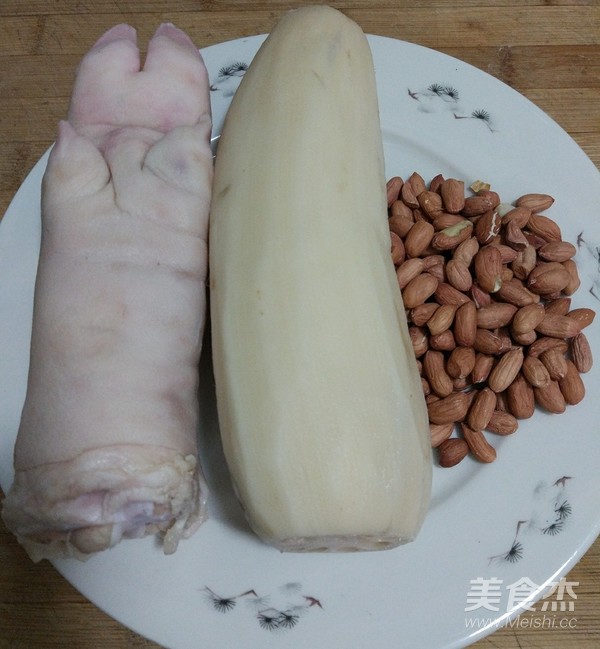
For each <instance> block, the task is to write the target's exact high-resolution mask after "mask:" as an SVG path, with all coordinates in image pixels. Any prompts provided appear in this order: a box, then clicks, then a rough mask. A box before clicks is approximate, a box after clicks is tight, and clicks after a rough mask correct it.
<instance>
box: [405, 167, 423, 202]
mask: <svg viewBox="0 0 600 649" xmlns="http://www.w3.org/2000/svg"><path fill="white" fill-rule="evenodd" d="M406 182H407V183H409V184H410V186H411V187H412V189H413V191H414V193H415V196H418V195H419V194H420V193H421V192H424V191H426V190H427V185H425V181H424V180H423V176H421V174H419V173H417V172H416V171H413V173H412V174H411V175H410V176H409V177H408V178H407V180H406Z"/></svg>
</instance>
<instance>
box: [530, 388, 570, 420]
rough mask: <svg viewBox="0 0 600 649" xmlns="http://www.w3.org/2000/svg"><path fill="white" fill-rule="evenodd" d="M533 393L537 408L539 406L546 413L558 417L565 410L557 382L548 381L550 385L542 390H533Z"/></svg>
mask: <svg viewBox="0 0 600 649" xmlns="http://www.w3.org/2000/svg"><path fill="white" fill-rule="evenodd" d="M533 393H534V395H535V402H536V403H537V404H538V406H541V407H542V408H544V409H545V410H547V411H548V412H552V413H554V414H556V415H559V414H560V413H562V412H564V411H565V410H566V408H567V404H566V401H565V398H564V396H563V393H562V392H561V391H560V386H559V385H558V381H550V383H549V384H548V385H546V386H544V387H543V388H533Z"/></svg>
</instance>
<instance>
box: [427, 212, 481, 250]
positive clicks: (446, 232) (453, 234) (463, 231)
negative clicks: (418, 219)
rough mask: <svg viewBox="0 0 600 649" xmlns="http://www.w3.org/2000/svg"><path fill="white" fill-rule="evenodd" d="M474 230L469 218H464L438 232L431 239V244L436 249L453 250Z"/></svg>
mask: <svg viewBox="0 0 600 649" xmlns="http://www.w3.org/2000/svg"><path fill="white" fill-rule="evenodd" d="M472 232H473V224H472V223H471V221H469V220H468V219H462V220H461V221H459V222H458V223H455V224H454V225H451V226H450V227H448V228H444V229H443V230H440V231H439V232H436V233H435V235H434V236H433V239H432V240H431V245H432V246H433V248H435V249H436V250H452V249H453V248H456V246H458V244H459V243H461V242H462V241H465V240H466V239H468V238H469V237H470V236H471V233H472Z"/></svg>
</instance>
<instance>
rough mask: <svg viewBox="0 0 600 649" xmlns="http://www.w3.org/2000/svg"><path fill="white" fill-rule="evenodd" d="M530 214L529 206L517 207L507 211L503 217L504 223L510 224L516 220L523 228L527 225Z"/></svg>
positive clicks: (519, 226) (517, 224) (518, 225)
mask: <svg viewBox="0 0 600 649" xmlns="http://www.w3.org/2000/svg"><path fill="white" fill-rule="evenodd" d="M530 216H531V210H530V209H529V208H527V207H523V206H520V207H515V208H514V209H512V210H509V211H508V212H506V214H505V215H504V216H503V217H502V223H503V224H504V225H508V224H509V223H511V222H512V221H514V222H515V224H516V226H517V227H518V228H519V230H522V229H523V228H524V227H525V226H526V225H527V222H528V221H529V218H530Z"/></svg>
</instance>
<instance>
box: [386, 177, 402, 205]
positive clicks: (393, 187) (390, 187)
mask: <svg viewBox="0 0 600 649" xmlns="http://www.w3.org/2000/svg"><path fill="white" fill-rule="evenodd" d="M403 184H404V181H403V180H402V178H400V176H394V177H393V178H390V179H389V180H388V181H387V183H386V190H387V204H388V207H390V206H391V205H392V203H393V202H394V201H397V200H398V196H399V195H400V190H401V189H402V185H403Z"/></svg>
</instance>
